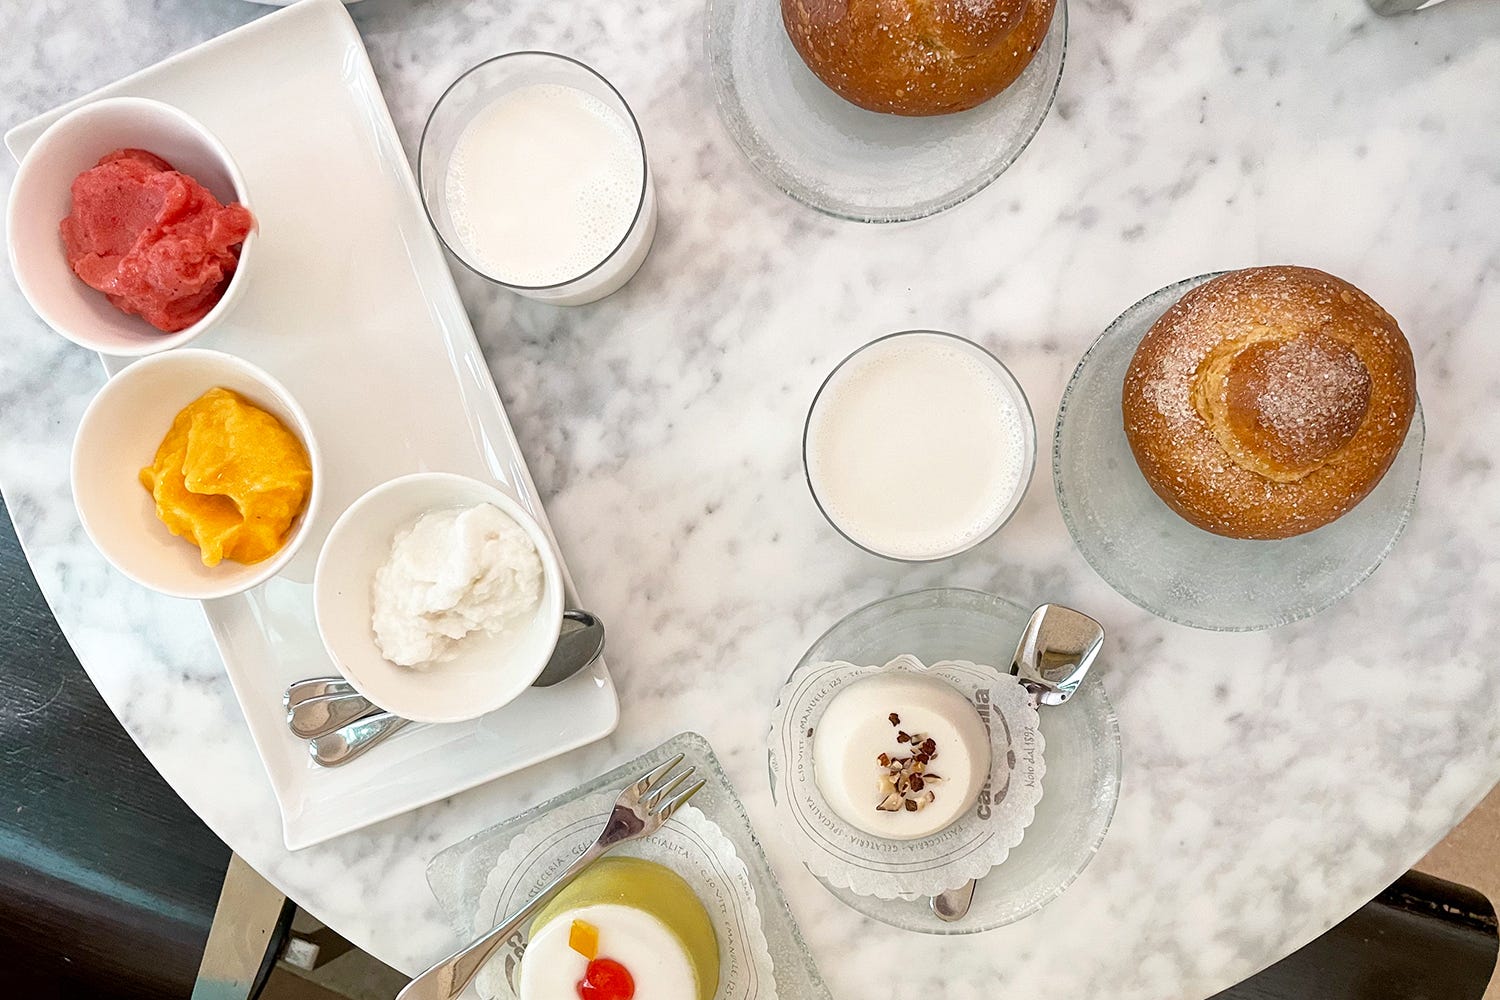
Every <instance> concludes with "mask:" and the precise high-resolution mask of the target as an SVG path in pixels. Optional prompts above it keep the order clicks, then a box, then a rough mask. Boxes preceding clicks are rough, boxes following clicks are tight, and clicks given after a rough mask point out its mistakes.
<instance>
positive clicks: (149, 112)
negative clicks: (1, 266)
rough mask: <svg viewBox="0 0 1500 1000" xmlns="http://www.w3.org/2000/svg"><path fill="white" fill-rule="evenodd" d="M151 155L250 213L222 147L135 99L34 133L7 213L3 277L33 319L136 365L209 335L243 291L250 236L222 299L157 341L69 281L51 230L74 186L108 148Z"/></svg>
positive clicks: (101, 104) (161, 108) (160, 107)
mask: <svg viewBox="0 0 1500 1000" xmlns="http://www.w3.org/2000/svg"><path fill="white" fill-rule="evenodd" d="M127 147H132V148H136V149H144V150H146V151H148V152H151V153H155V154H156V155H157V156H160V157H161V158H162V159H164V160H166V161H167V162H168V163H170V164H172V166H173V167H174V168H175V169H177V170H180V171H181V172H182V173H184V174H187V175H188V176H190V177H192V178H194V179H196V180H197V181H198V182H199V183H200V184H202V185H203V186H204V187H206V188H208V189H209V190H210V191H212V192H213V195H214V197H215V198H218V199H219V200H220V201H221V202H224V203H226V204H227V203H229V202H232V201H238V202H240V203H241V204H243V205H245V206H246V207H247V208H249V209H250V210H251V211H252V212H254V210H255V206H254V205H253V204H251V201H250V197H249V194H248V193H247V192H246V190H245V179H244V178H243V177H241V176H240V171H239V168H238V167H237V166H235V163H234V160H233V159H232V158H231V157H230V155H229V151H228V150H226V149H225V148H224V145H223V143H221V142H219V140H218V139H217V138H215V137H214V135H213V133H211V132H209V131H208V129H206V128H204V127H203V126H202V125H200V124H199V123H198V121H197V120H196V119H194V118H192V117H190V116H189V115H187V114H186V113H184V112H182V111H180V110H178V109H177V108H174V107H172V106H171V105H170V104H163V103H162V102H160V101H152V100H147V99H146V98H142V97H111V98H105V99H103V100H99V101H94V102H93V103H91V104H86V105H84V106H83V107H81V108H78V109H77V110H75V111H72V112H69V113H68V114H66V115H64V116H63V117H62V118H59V119H58V120H57V121H56V122H54V123H53V125H52V127H51V128H49V129H47V131H46V132H44V133H42V136H41V138H40V139H38V140H37V141H36V145H34V146H32V147H31V150H30V151H29V152H28V153H27V154H26V158H25V159H23V160H22V161H21V166H20V168H19V169H18V170H17V171H16V180H15V183H14V184H12V185H11V189H10V202H9V205H8V207H7V211H6V233H7V239H8V241H9V251H10V266H11V271H12V272H13V273H14V274H15V276H16V283H17V284H18V285H20V286H21V292H22V294H24V295H25V296H26V301H28V302H30V303H31V308H33V309H35V310H36V312H37V315H39V316H41V318H42V319H43V320H45V321H46V323H47V325H48V326H50V327H52V329H54V330H56V331H57V332H58V333H60V334H62V335H63V336H64V337H67V338H68V339H69V340H71V341H73V343H75V344H79V345H81V346H83V347H87V348H89V349H90V350H93V351H99V352H100V353H102V354H114V355H119V356H123V357H138V356H140V355H145V354H155V353H157V352H158V351H165V350H169V349H171V348H174V347H181V346H182V345H183V344H186V343H187V342H188V341H190V340H192V339H193V338H194V337H197V336H198V335H199V334H201V333H203V331H205V330H207V329H209V328H210V327H212V326H213V325H214V324H215V323H217V322H219V320H221V319H223V317H224V316H225V315H227V314H228V313H229V311H230V310H231V309H232V308H233V307H234V303H235V301H236V300H237V299H238V298H239V297H240V295H241V294H242V293H243V291H244V287H245V282H246V275H247V273H248V272H249V269H250V266H251V264H252V262H253V259H254V257H255V240H256V234H255V231H254V230H253V229H252V230H251V232H250V235H249V236H247V237H245V242H244V244H243V245H242V246H241V247H240V262H239V266H238V267H237V268H236V269H235V272H234V275H233V276H232V277H231V278H230V279H229V284H228V286H227V287H226V288H225V289H224V294H223V296H222V297H221V298H220V299H219V301H218V303H217V304H216V305H215V306H214V307H213V309H211V310H210V311H209V313H208V315H206V316H204V317H203V318H202V319H200V320H199V321H198V322H196V323H194V324H193V325H192V326H190V327H188V328H187V329H185V330H179V331H177V332H176V333H163V332H161V331H160V330H158V329H156V328H155V327H153V326H152V325H151V324H149V323H147V322H146V321H145V320H143V319H141V318H140V317H139V316H132V315H130V314H128V313H124V312H121V311H120V310H119V309H117V308H115V307H114V306H113V305H111V304H110V302H109V300H108V299H107V298H105V296H104V294H103V293H102V292H98V291H95V290H94V289H92V288H90V287H89V286H87V285H85V284H84V283H83V282H82V281H80V280H79V279H78V277H77V276H76V275H74V274H73V271H72V269H71V268H70V267H69V266H68V259H67V256H66V255H65V254H64V253H63V244H62V237H61V236H59V235H58V230H57V227H58V224H59V223H60V222H62V220H63V219H64V218H65V217H66V216H67V214H68V213H69V212H70V211H71V210H72V205H73V196H72V185H73V179H74V178H75V177H77V176H78V175H79V174H80V173H82V172H83V171H85V170H87V169H89V168H90V167H92V166H94V165H95V164H96V163H98V162H99V158H100V157H102V156H104V155H105V154H106V153H109V152H111V151H113V150H116V149H122V148H127Z"/></svg>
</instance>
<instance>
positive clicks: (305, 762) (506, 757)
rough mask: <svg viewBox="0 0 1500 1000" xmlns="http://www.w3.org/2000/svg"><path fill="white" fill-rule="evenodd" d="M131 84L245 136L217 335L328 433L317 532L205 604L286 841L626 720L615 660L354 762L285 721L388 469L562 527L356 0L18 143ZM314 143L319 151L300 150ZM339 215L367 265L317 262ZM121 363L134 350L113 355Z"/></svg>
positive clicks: (156, 76)
mask: <svg viewBox="0 0 1500 1000" xmlns="http://www.w3.org/2000/svg"><path fill="white" fill-rule="evenodd" d="M247 93H254V94H255V95H256V100H254V101H246V99H245V95H246V94H247ZM121 95H138V96H145V97H154V98H159V99H162V100H165V101H169V102H171V103H173V104H176V105H178V106H180V107H182V108H183V109H184V110H186V111H187V112H188V113H190V114H192V115H194V116H195V117H197V118H199V119H200V120H202V121H203V123H204V124H205V125H207V126H208V127H209V128H212V129H213V130H214V132H215V133H216V134H217V135H218V136H219V137H220V138H221V139H222V140H223V141H224V143H225V145H226V146H228V147H229V148H230V149H232V150H233V151H234V154H235V156H236V157H237V158H238V160H239V164H240V168H241V169H242V170H243V171H244V173H245V177H246V178H247V180H248V182H249V183H250V185H251V187H252V188H253V189H254V190H255V192H256V202H255V205H254V206H253V207H254V211H255V212H256V213H257V214H258V215H259V217H260V221H261V227H262V231H263V232H264V233H266V234H274V239H273V238H270V237H269V236H268V238H267V239H265V240H263V241H262V242H261V245H260V247H259V256H260V260H259V262H258V264H257V267H256V275H255V289H254V293H253V294H251V295H247V296H246V297H245V300H244V301H243V302H242V303H240V306H239V308H237V309H236V310H235V311H234V314H233V315H232V316H229V317H227V318H226V320H225V322H224V323H223V324H221V325H220V327H219V328H218V329H216V330H214V331H213V333H212V334H211V335H210V337H209V338H207V339H208V340H210V341H211V343H212V345H213V346H214V347H216V348H218V349H221V350H224V351H227V352H229V353H232V354H235V355H239V356H242V357H244V358H247V359H248V360H250V361H252V362H254V363H256V364H259V365H261V366H262V367H264V368H266V369H267V370H268V371H270V372H271V373H272V374H273V375H274V376H275V377H276V378H278V379H279V380H280V381H281V382H282V383H283V384H285V385H286V386H287V388H288V389H289V390H290V391H291V392H292V393H293V394H294V395H295V396H296V397H297V398H298V399H299V400H300V401H301V402H302V405H303V406H304V407H305V408H306V410H307V415H308V418H309V419H310V420H311V421H312V423H313V425H314V426H316V427H317V428H318V431H319V444H320V446H321V448H322V452H323V467H324V493H323V504H322V507H321V508H320V510H319V512H318V514H317V516H316V517H314V518H313V520H312V522H311V523H310V525H309V527H308V529H307V530H308V540H307V542H306V543H305V544H304V546H303V549H302V551H301V552H299V553H298V554H297V555H296V556H295V557H294V558H293V559H292V560H291V562H290V564H289V565H288V566H287V568H286V569H285V570H283V571H282V573H281V574H280V575H279V576H277V577H276V578H275V579H273V580H271V581H270V582H268V583H266V584H264V585H263V586H260V587H257V588H255V589H254V590H251V591H249V592H247V593H245V594H241V595H238V596H235V597H225V598H220V599H219V600H216V601H210V602H207V603H205V605H204V611H205V614H206V616H207V618H208V622H209V625H210V627H211V628H212V631H213V635H214V639H215V641H216V643H217V644H218V647H219V652H220V654H221V655H222V656H223V658H224V665H225V672H226V673H227V674H228V676H229V679H230V682H231V683H232V684H233V685H234V690H235V694H236V695H237V696H238V698H239V701H240V705H241V707H242V708H243V709H244V713H245V720H246V723H247V724H248V726H249V729H250V734H251V736H252V737H253V738H254V740H255V744H256V747H257V749H258V750H259V751H260V754H261V757H262V759H263V760H264V762H265V766H266V773H267V775H268V776H269V778H270V781H271V785H272V788H273V789H274V791H275V793H276V799H277V802H278V803H279V804H280V806H281V811H282V820H283V832H284V834H285V838H286V843H287V846H288V847H289V848H292V849H294V850H295V849H296V848H299V847H306V846H308V845H310V844H315V843H318V842H320V841H324V840H327V839H329V838H331V837H334V836H337V835H338V834H341V833H345V832H348V831H350V830H356V829H359V828H360V827H362V826H366V825H368V824H370V823H374V822H376V821H378V820H382V819H385V818H387V817H390V816H394V815H397V814H399V813H402V812H406V811H407V810H410V809H415V808H416V807H418V806H421V805H425V804H427V803H429V802H433V801H436V800H438V799H442V798H446V797H448V796H451V795H454V794H456V793H458V792H461V791H463V790H464V789H466V788H472V787H473V786H475V785H477V784H480V783H481V782H484V781H489V780H490V779H492V778H496V777H499V776H500V775H502V774H509V773H510V772H512V771H516V770H520V769H523V768H525V767H528V766H530V765H532V764H534V763H536V762H538V761H540V760H545V759H547V758H549V757H555V756H556V755H558V754H561V753H566V752H567V751H569V750H572V749H574V748H575V747H579V746H583V745H584V744H586V743H592V742H593V741H595V740H598V739H601V738H603V737H605V736H607V735H609V733H611V732H612V731H613V730H614V728H615V725H616V723H617V722H618V720H619V702H618V700H617V699H616V696H615V688H614V685H613V683H612V682H611V680H610V677H609V671H608V669H607V668H606V667H605V664H604V661H603V660H598V661H595V663H594V665H593V666H592V667H591V668H590V669H588V670H585V671H582V672H580V673H579V674H578V675H576V676H574V677H573V678H571V679H570V680H567V681H565V682H563V683H562V684H558V685H556V686H553V687H548V688H532V689H530V690H528V691H527V692H526V693H525V694H523V695H522V696H521V697H520V698H517V699H516V700H515V701H514V702H512V703H511V704H509V705H507V706H506V707H505V708H503V709H501V710H500V711H498V712H492V713H490V714H489V715H487V716H484V717H483V718H480V719H476V720H474V721H472V722H465V723H458V724H455V725H448V726H408V727H407V728H406V729H405V730H403V731H402V732H401V733H399V734H397V735H396V736H395V737H393V738H392V739H391V740H390V741H389V742H388V743H387V744H385V745H384V746H382V747H381V748H380V749H379V751H378V752H375V753H371V754H369V755H368V756H366V757H364V758H362V759H361V760H357V761H355V762H353V763H352V764H349V765H347V766H345V767H341V768H336V769H333V770H328V769H324V768H320V767H317V766H315V765H314V764H312V763H311V761H309V759H308V757H307V750H306V747H305V746H304V745H303V744H302V742H301V741H300V740H296V739H293V738H292V736H291V734H290V733H289V732H288V731H287V728H286V717H285V712H283V710H282V708H281V695H282V692H283V691H284V690H285V688H286V685H287V683H288V682H290V681H293V680H297V679H299V678H302V677H315V676H320V675H326V674H332V673H334V672H335V670H334V667H333V664H332V663H331V662H330V661H329V659H328V654H327V653H326V652H325V651H324V649H323V643H322V641H321V640H320V639H319V638H318V630H317V624H316V622H315V620H314V615H313V599H312V575H313V564H314V562H315V557H316V553H317V552H318V549H319V548H320V547H321V545H322V541H323V538H324V537H325V536H326V534H327V532H328V529H329V527H330V525H331V524H332V522H333V518H334V517H335V516H336V515H337V514H338V513H339V512H341V511H342V510H343V509H344V508H345V507H347V506H348V505H349V504H350V503H351V502H353V501H354V499H355V498H357V497H358V496H360V495H361V494H362V493H364V492H365V491H366V490H368V489H369V488H370V487H372V486H375V485H376V484H378V483H382V482H384V481H386V480H387V479H391V478H394V477H396V476H400V475H405V474H407V473H410V472H420V471H424V470H432V469H441V470H443V471H448V472H458V473H462V474H464V475H469V476H473V477H475V478H477V479H483V480H487V481H490V482H495V483H497V484H498V485H499V486H500V487H501V488H502V489H504V490H505V491H506V492H507V493H509V494H510V495H511V496H512V497H514V498H515V499H516V501H517V503H519V504H520V505H521V506H522V508H524V509H525V510H526V511H527V512H529V513H530V514H531V515H532V516H533V517H534V518H536V520H537V521H538V523H540V524H541V525H542V527H543V528H544V529H547V530H548V537H549V539H550V538H551V531H550V529H548V528H547V517H546V512H545V511H544V510H543V509H542V506H541V502H540V500H539V499H538V497H537V492H536V487H535V485H534V484H533V483H532V481H531V475H530V473H528V472H527V469H526V463H525V461H524V460H523V459H522V457H521V452H520V450H519V448H518V447H517V446H516V440H515V436H514V434H512V432H511V429H510V424H509V422H508V421H507V420H506V417H505V411H504V410H503V409H502V408H501V406H500V399H499V397H498V396H497V395H496V393H495V386H494V382H493V381H492V380H491V378H490V374H489V367H488V365H487V364H486V363H485V360H484V356H483V354H481V353H480V350H479V345H478V344H477V343H476V342H475V340H474V332H473V329H472V328H471V327H470V325H469V319H468V316H467V315H466V314H465V313H464V308H463V303H462V302H461V301H460V300H459V297H458V293H457V291H456V289H455V288H454V285H453V276H452V274H450V273H449V271H448V266H447V263H446V261H445V260H444V258H443V254H442V249H441V247H440V246H439V245H438V242H437V238H436V236H435V235H434V234H433V232H432V227H431V226H430V225H429V224H428V222H427V218H426V216H425V214H424V213H423V211H422V206H421V203H420V202H419V201H418V199H417V191H416V184H415V183H414V181H413V179H412V175H411V170H410V167H409V165H408V161H407V158H406V154H405V153H404V152H403V150H402V148H401V144H400V142H399V140H398V139H397V137H396V131H395V129H394V127H393V126H392V124H391V119H390V113H389V111H387V109H386V106H385V101H384V100H383V99H382V98H381V96H380V90H379V87H378V86H377V84H376V82H375V77H374V74H373V73H372V71H371V69H370V62H369V58H368V56H367V55H366V53H365V48H364V44H363V43H362V42H361V41H360V37H359V33H358V32H357V31H356V30H355V28H354V24H353V22H352V21H350V20H349V16H348V14H347V13H345V11H344V9H343V7H342V6H340V5H339V4H338V3H336V2H334V0H301V2H299V3H296V4H294V5H292V6H290V7H288V8H286V9H285V10H281V11H276V12H274V13H271V14H267V15H266V16H265V17H262V18H260V19H258V20H256V21H253V22H251V23H250V24H247V25H245V26H244V27H242V28H238V29H236V30H234V31H231V32H229V33H228V34H226V35H223V36H222V37H219V38H216V39H214V40H212V41H209V42H207V43H205V44H203V45H200V46H198V47H197V48H194V49H190V50H188V51H186V52H183V53H180V54H178V55H176V56H173V57H172V58H170V59H168V60H166V61H165V62H162V63H159V64H158V65H156V66H152V67H150V68H149V69H146V70H143V71H142V72H140V73H137V74H135V75H134V76H131V77H128V78H127V79H125V80H122V81H120V82H118V83H115V84H111V85H110V86H109V87H106V88H105V89H104V90H102V91H99V92H97V93H96V94H94V95H91V96H90V97H85V98H82V99H80V101H77V102H75V103H74V104H73V105H69V106H67V107H65V108H60V109H58V110H56V111H53V112H51V113H49V114H46V115H43V116H41V117H40V118H37V119H34V120H32V121H30V122H27V123H25V124H23V125H20V126H18V127H17V128H15V129H13V130H12V131H11V132H10V133H9V134H7V136H6V138H5V141H6V145H7V146H8V147H9V148H10V150H11V152H12V153H14V154H15V155H16V156H17V158H18V159H19V158H20V156H22V155H24V154H25V152H26V151H27V150H28V149H30V148H31V147H32V145H34V144H35V142H36V140H37V138H38V137H39V136H40V135H41V134H42V132H43V130H45V129H46V127H47V126H48V125H50V124H51V123H52V122H53V121H55V120H56V119H58V118H60V117H61V116H62V115H63V114H64V113H66V112H67V111H70V110H72V108H73V107H74V106H76V105H78V104H82V103H86V102H88V101H92V100H95V99H98V98H101V97H113V96H121ZM296 149H316V150H317V151H318V155H317V156H316V157H311V158H309V157H302V156H289V155H288V152H287V151H288V150H296ZM330 223H332V224H335V225H337V227H338V231H339V233H340V239H341V242H342V244H343V245H346V246H348V247H358V248H359V254H358V266H345V262H344V261H342V260H340V261H339V263H338V264H337V265H336V266H333V267H328V266H320V265H319V264H318V263H317V262H318V261H327V260H328V257H327V254H326V250H327V247H328V236H327V234H328V231H329V230H328V227H329V225H330ZM351 256H352V255H351ZM106 367H107V368H109V369H110V370H111V371H116V370H118V369H119V368H120V367H122V365H121V363H120V362H119V361H110V360H109V359H106ZM554 547H555V546H554ZM562 570H563V579H564V582H565V583H566V584H568V587H569V591H570V593H569V600H570V601H573V600H576V599H577V597H576V595H575V594H572V593H571V582H570V581H569V579H568V574H567V568H566V566H565V565H563V566H562Z"/></svg>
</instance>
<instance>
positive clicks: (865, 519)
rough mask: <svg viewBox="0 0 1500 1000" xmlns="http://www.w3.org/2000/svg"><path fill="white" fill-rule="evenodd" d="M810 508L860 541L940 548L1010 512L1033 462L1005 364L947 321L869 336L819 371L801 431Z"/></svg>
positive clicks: (896, 549)
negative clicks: (942, 328)
mask: <svg viewBox="0 0 1500 1000" xmlns="http://www.w3.org/2000/svg"><path fill="white" fill-rule="evenodd" d="M802 459H803V465H804V467H805V469H806V472H807V483H808V486H809V487H810V488H811V489H812V494H813V500H814V501H815V502H816V503H817V505H818V509H819V510H821V511H822V512H823V515H824V516H825V517H826V518H827V519H828V522H829V523H830V524H832V525H833V527H834V528H835V529H837V530H838V532H839V533H840V534H842V535H843V536H844V537H845V538H847V539H849V540H850V541H851V542H853V543H854V544H855V545H858V546H859V547H860V548H862V549H864V550H866V551H868V552H873V553H874V554H876V555H879V556H884V557H886V558H887V559H895V560H899V561H903V562H930V561H933V560H937V559H946V558H948V557H949V556H954V555H957V554H958V553H960V552H963V551H965V550H967V549H970V548H973V547H974V546H975V545H978V544H979V543H980V542H982V541H984V540H985V539H986V538H988V537H989V536H990V535H992V534H994V533H995V532H996V531H997V530H999V528H1000V526H1001V525H1003V524H1004V523H1005V522H1006V521H1008V520H1009V519H1010V516H1011V515H1012V514H1013V513H1015V510H1016V508H1017V507H1019V506H1020V504H1021V498H1022V496H1023V495H1024V494H1025V493H1026V487H1027V484H1029V483H1030V482H1031V472H1032V469H1033V467H1034V466H1035V464H1036V425H1035V424H1034V423H1033V422H1032V417H1031V407H1030V406H1029V405H1027V402H1026V394H1025V393H1024V392H1023V391H1022V390H1021V386H1020V383H1018V382H1017V381H1016V379H1015V376H1013V375H1012V374H1011V373H1010V371H1009V369H1007V368H1006V367H1005V366H1004V365H1003V364H1001V363H1000V360H999V359H998V358H996V357H995V356H994V355H993V354H991V353H990V352H989V351H986V350H985V349H984V348H982V347H980V346H979V345H978V344H976V343H974V342H973V341H970V340H965V339H963V338H962V337H957V336H954V335H953V334H951V333H940V332H938V331H935V330H909V331H906V332H903V333H893V334H890V335H888V336H885V337H881V338H879V339H877V340H874V341H871V342H870V343H868V344H866V345H865V346H863V347H861V348H860V349H859V350H857V351H855V352H854V353H853V354H851V355H849V356H848V357H847V358H845V359H844V360H843V361H841V362H839V364H838V366H837V367H836V368H834V370H833V372H832V374H830V375H829V376H828V378H827V379H826V380H825V381H824V382H823V385H822V388H820V389H819V390H818V394H817V396H815V397H814V398H813V403H812V408H811V409H810V410H809V412H808V415H807V425H806V428H805V429H804V431H803V437H802Z"/></svg>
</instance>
